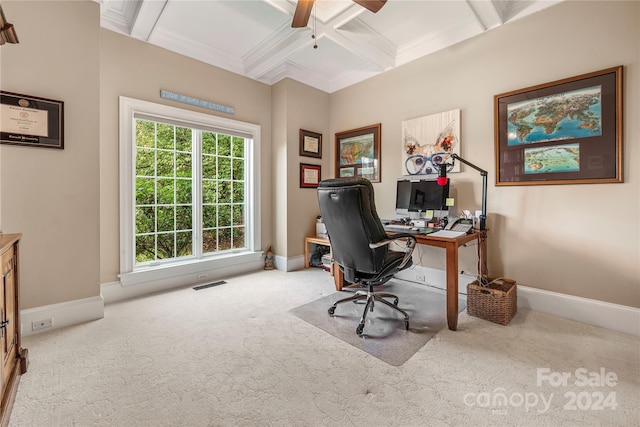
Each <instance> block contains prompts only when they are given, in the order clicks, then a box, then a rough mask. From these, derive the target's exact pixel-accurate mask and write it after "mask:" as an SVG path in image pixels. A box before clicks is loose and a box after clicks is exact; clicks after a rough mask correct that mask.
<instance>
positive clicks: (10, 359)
mask: <svg viewBox="0 0 640 427" xmlns="http://www.w3.org/2000/svg"><path fill="white" fill-rule="evenodd" d="M21 237H22V235H21V234H3V235H0V258H1V260H2V264H0V266H1V267H2V283H0V286H1V288H0V364H1V366H0V396H1V397H2V400H1V402H0V405H1V406H0V426H6V425H8V424H9V415H10V414H11V407H12V406H13V401H14V399H15V395H16V392H17V391H18V381H19V380H20V375H22V374H24V373H25V372H26V371H27V354H28V352H27V350H26V349H22V348H21V347H20V305H19V295H20V287H19V277H20V275H19V270H18V266H19V262H18V261H19V251H18V249H19V246H18V244H19V242H20V238H21Z"/></svg>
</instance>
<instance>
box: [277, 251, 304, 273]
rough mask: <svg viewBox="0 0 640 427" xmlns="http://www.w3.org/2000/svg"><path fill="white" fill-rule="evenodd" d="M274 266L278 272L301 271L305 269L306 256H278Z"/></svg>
mask: <svg viewBox="0 0 640 427" xmlns="http://www.w3.org/2000/svg"><path fill="white" fill-rule="evenodd" d="M274 264H275V266H276V268H277V269H278V270H282V271H296V270H301V269H303V268H304V255H298V256H294V257H290V258H287V257H284V256H280V255H276V256H275V259H274Z"/></svg>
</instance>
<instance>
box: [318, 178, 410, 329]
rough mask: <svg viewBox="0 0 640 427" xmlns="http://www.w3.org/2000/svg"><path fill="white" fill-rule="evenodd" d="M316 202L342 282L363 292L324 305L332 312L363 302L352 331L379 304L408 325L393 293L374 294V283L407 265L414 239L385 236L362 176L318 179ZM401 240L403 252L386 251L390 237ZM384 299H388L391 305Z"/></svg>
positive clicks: (389, 277)
mask: <svg viewBox="0 0 640 427" xmlns="http://www.w3.org/2000/svg"><path fill="white" fill-rule="evenodd" d="M318 201H319V203H320V211H321V212H322V219H323V221H324V224H325V225H326V227H327V234H328V235H329V241H330V242H331V250H332V252H333V261H334V262H335V263H337V264H338V266H339V268H340V270H342V272H343V273H344V280H345V281H346V282H349V283H356V284H359V285H360V286H362V287H367V288H368V291H367V293H356V295H354V296H351V297H348V298H344V299H341V300H338V301H336V302H335V304H333V306H331V307H330V308H329V314H330V315H331V316H333V314H334V312H335V309H336V306H337V305H338V304H342V303H345V302H349V301H354V302H357V301H359V300H366V305H365V307H364V313H363V314H362V318H361V319H360V324H359V325H358V327H357V329H356V333H357V334H358V335H362V332H363V330H364V323H365V319H366V316H367V313H368V312H369V311H373V306H374V304H375V302H380V303H382V304H384V305H386V306H388V307H391V308H392V309H394V310H395V311H398V312H399V313H401V314H402V315H403V316H404V324H405V328H406V329H409V315H408V314H407V313H406V312H405V311H404V310H402V309H400V308H399V307H398V297H397V296H396V295H392V294H388V293H379V292H374V289H373V288H374V286H377V285H381V284H383V283H386V282H388V281H389V280H390V279H391V278H392V277H393V275H394V274H396V273H398V272H399V271H401V270H404V269H405V268H408V267H410V266H411V265H412V260H411V254H412V253H413V249H414V247H415V245H416V239H415V237H414V236H413V235H411V234H409V233H395V234H392V235H387V233H386V232H385V230H384V227H383V226H382V222H381V221H380V218H379V217H378V214H377V212H376V205H375V199H374V195H373V186H372V185H371V182H369V180H367V179H363V178H337V179H328V180H324V181H321V182H320V184H319V185H318ZM400 239H405V240H406V247H405V251H404V252H400V251H394V250H391V249H389V247H388V245H389V244H390V243H392V242H394V241H397V240H400ZM385 298H389V299H393V304H392V303H390V302H389V301H387V300H386V299H385Z"/></svg>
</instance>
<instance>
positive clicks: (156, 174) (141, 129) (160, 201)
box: [135, 119, 246, 263]
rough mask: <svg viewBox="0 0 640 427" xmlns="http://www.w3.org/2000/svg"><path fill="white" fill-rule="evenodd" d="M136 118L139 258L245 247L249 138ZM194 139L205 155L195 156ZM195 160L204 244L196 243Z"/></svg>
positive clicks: (189, 254)
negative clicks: (197, 245)
mask: <svg viewBox="0 0 640 427" xmlns="http://www.w3.org/2000/svg"><path fill="white" fill-rule="evenodd" d="M193 135H194V130H192V129H189V128H185V127H180V126H174V125H169V124H164V123H157V122H153V121H148V120H140V119H138V120H136V159H135V165H136V171H135V186H136V188H135V194H136V196H135V197H136V200H135V205H136V210H135V233H136V237H135V239H136V240H135V241H136V262H137V263H145V262H151V261H155V260H161V259H170V258H177V257H185V256H192V255H194V251H195V252H199V253H201V254H207V253H214V252H219V251H225V250H230V249H238V248H244V247H245V218H244V215H245V211H246V207H245V176H244V174H245V158H244V156H245V140H244V139H243V138H239V137H234V136H230V135H224V134H219V133H214V132H209V131H203V132H201V133H200V132H199V133H197V134H195V135H200V138H199V139H197V140H196V141H195V142H194V138H193V137H192V136H193ZM193 144H200V147H201V152H202V156H201V158H199V159H194V156H193V153H194V150H193ZM194 161H195V162H199V163H200V170H201V177H197V179H199V180H200V184H201V188H202V195H201V197H200V199H201V208H202V209H201V212H202V218H201V220H202V222H201V224H202V228H201V229H202V247H201V248H198V249H199V251H197V250H195V249H194V247H193V242H194V232H195V231H196V230H198V229H200V222H199V218H194V215H193V213H194V209H193V202H192V201H193V194H194V177H193V170H194V169H193V166H194Z"/></svg>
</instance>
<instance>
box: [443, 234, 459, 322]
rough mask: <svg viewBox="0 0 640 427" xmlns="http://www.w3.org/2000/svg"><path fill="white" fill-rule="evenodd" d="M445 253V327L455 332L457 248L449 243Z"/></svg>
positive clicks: (456, 317)
mask: <svg viewBox="0 0 640 427" xmlns="http://www.w3.org/2000/svg"><path fill="white" fill-rule="evenodd" d="M446 251H447V271H446V273H447V325H448V326H449V329H451V330H452V331H455V330H456V329H457V328H458V246H457V243H450V244H447V246H446Z"/></svg>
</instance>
